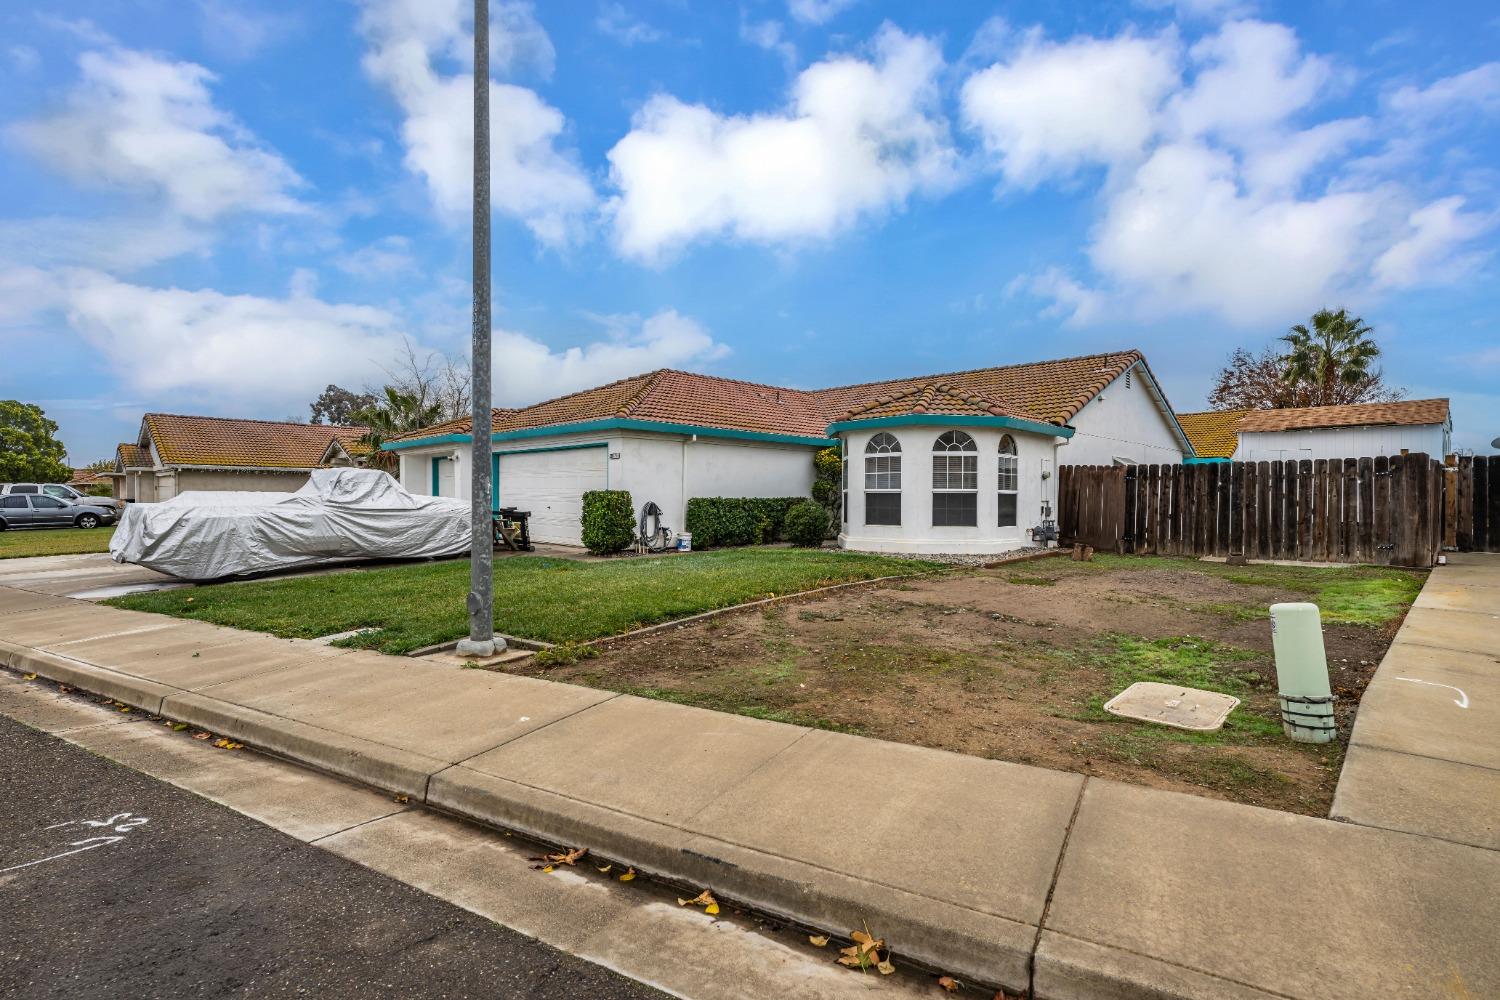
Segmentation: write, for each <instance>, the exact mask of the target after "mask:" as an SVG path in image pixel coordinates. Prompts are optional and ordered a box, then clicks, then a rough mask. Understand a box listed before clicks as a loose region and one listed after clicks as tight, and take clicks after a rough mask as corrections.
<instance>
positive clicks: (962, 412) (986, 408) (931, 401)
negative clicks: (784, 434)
mask: <svg viewBox="0 0 1500 1000" xmlns="http://www.w3.org/2000/svg"><path fill="white" fill-rule="evenodd" d="M918 413H935V414H942V415H946V416H990V417H1015V416H1021V414H1017V413H1015V412H1014V411H1012V410H1008V409H1006V408H1005V407H1003V406H1001V405H1000V404H998V403H996V402H994V401H993V400H990V399H987V398H985V397H984V396H981V395H980V394H978V393H976V392H969V391H967V390H963V389H956V388H954V387H953V386H951V385H948V384H947V383H942V382H940V383H936V384H933V383H928V384H927V385H922V386H917V387H916V388H914V389H907V390H906V391H904V392H898V393H895V394H888V395H884V396H877V397H876V398H875V399H873V400H871V401H870V402H868V403H865V404H863V405H860V406H856V407H853V408H852V409H850V410H848V411H847V412H845V413H843V414H842V415H841V416H840V417H839V419H840V420H856V419H860V420H868V419H870V418H872V417H896V416H908V415H910V414H918ZM1023 419H1024V418H1023Z"/></svg>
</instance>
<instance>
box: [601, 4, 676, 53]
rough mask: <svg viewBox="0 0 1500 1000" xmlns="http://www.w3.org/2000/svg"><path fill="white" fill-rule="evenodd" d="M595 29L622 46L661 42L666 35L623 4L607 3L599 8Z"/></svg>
mask: <svg viewBox="0 0 1500 1000" xmlns="http://www.w3.org/2000/svg"><path fill="white" fill-rule="evenodd" d="M594 27H595V28H597V29H598V30H599V32H600V33H601V34H604V35H608V36H609V37H610V38H613V39H614V40H615V41H617V42H619V43H620V44H621V45H627V46H629V45H644V44H649V43H651V42H659V41H661V40H662V39H663V38H665V37H666V35H665V34H664V33H663V32H662V31H661V30H660V29H658V28H653V27H652V26H651V25H649V24H647V23H646V22H645V21H642V20H641V19H640V18H638V17H635V16H634V15H632V14H631V13H630V12H629V11H628V10H626V9H625V5H624V4H622V3H605V4H602V5H601V6H600V7H599V16H598V17H597V18H595V19H594Z"/></svg>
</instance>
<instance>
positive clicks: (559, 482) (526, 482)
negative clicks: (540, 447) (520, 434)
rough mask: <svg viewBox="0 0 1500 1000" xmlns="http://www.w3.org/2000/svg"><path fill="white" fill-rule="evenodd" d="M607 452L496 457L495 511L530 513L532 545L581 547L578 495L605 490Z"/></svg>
mask: <svg viewBox="0 0 1500 1000" xmlns="http://www.w3.org/2000/svg"><path fill="white" fill-rule="evenodd" d="M608 461H609V449H607V448H574V449H571V450H569V451H539V452H531V453H529V454H520V455H501V456H500V506H502V507H519V508H520V509H521V510H529V511H531V537H532V540H533V541H538V542H556V543H558V544H560V545H579V544H581V542H582V539H581V537H580V533H581V531H582V527H581V525H580V523H579V519H580V518H581V517H582V515H583V494H584V491H586V490H602V489H606V488H608V479H609V473H608V471H607V468H608V467H607V465H606V463H607V462H608Z"/></svg>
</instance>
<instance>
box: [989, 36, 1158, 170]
mask: <svg viewBox="0 0 1500 1000" xmlns="http://www.w3.org/2000/svg"><path fill="white" fill-rule="evenodd" d="M1177 61H1178V54H1177V43H1176V39H1175V37H1173V36H1171V35H1166V36H1162V37H1158V38H1140V37H1134V36H1130V35H1123V36H1120V37H1118V38H1111V39H1099V38H1087V37H1085V38H1076V39H1072V40H1069V41H1067V42H1064V43H1049V42H1047V41H1045V40H1043V39H1042V38H1041V37H1040V35H1039V33H1037V32H1032V33H1030V34H1029V35H1028V36H1027V38H1026V40H1025V42H1024V43H1023V44H1022V46H1021V48H1020V50H1019V51H1018V52H1017V53H1016V54H1015V55H1014V56H1013V57H1012V58H1011V59H1009V60H1007V61H1004V62H997V63H995V64H994V65H992V66H990V67H988V68H986V69H983V70H980V71H979V72H977V73H975V74H974V75H973V76H971V77H969V79H968V80H967V81H966V82H965V83H964V86H963V94H962V107H963V118H964V121H965V123H966V124H967V125H968V126H969V127H970V128H971V129H973V130H974V131H976V132H977V133H978V134H979V136H980V137H981V139H982V140H983V142H984V146H985V149H986V150H987V151H988V152H989V153H991V154H992V155H993V156H995V157H997V158H998V160H999V167H1000V170H1001V172H1002V173H1003V174H1004V175H1005V177H1006V179H1007V180H1008V181H1010V182H1011V183H1012V184H1017V185H1022V186H1031V185H1034V184H1036V183H1037V182H1039V181H1040V180H1041V179H1042V178H1043V177H1044V176H1045V175H1047V174H1052V173H1061V174H1067V173H1070V172H1071V171H1073V170H1075V169H1076V168H1078V167H1079V166H1082V165H1084V164H1088V163H1104V164H1110V163H1114V162H1117V161H1120V160H1125V159H1129V158H1132V157H1135V156H1138V155H1139V154H1140V152H1141V150H1142V149H1143V148H1144V146H1145V144H1146V142H1147V141H1148V140H1149V139H1150V138H1151V136H1152V135H1153V134H1154V132H1155V130H1156V113H1157V109H1158V107H1159V106H1160V104H1161V102H1162V100H1163V99H1164V98H1165V97H1166V96H1167V94H1168V93H1169V92H1171V91H1172V90H1173V89H1174V88H1175V87H1176V85H1177V84H1178V82H1179V74H1178V68H1177Z"/></svg>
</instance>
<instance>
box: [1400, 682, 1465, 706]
mask: <svg viewBox="0 0 1500 1000" xmlns="http://www.w3.org/2000/svg"><path fill="white" fill-rule="evenodd" d="M1395 680H1398V681H1410V682H1411V683H1413V684H1426V685H1427V686H1428V687H1435V688H1447V689H1448V690H1449V691H1457V692H1458V697H1457V698H1454V699H1453V704H1455V705H1457V706H1458V707H1459V708H1468V707H1469V696H1468V695H1467V694H1465V693H1464V689H1463V688H1456V687H1454V686H1453V685H1452V684H1439V683H1438V682H1437V681H1424V680H1419V679H1418V678H1416V677H1397V678H1395Z"/></svg>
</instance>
